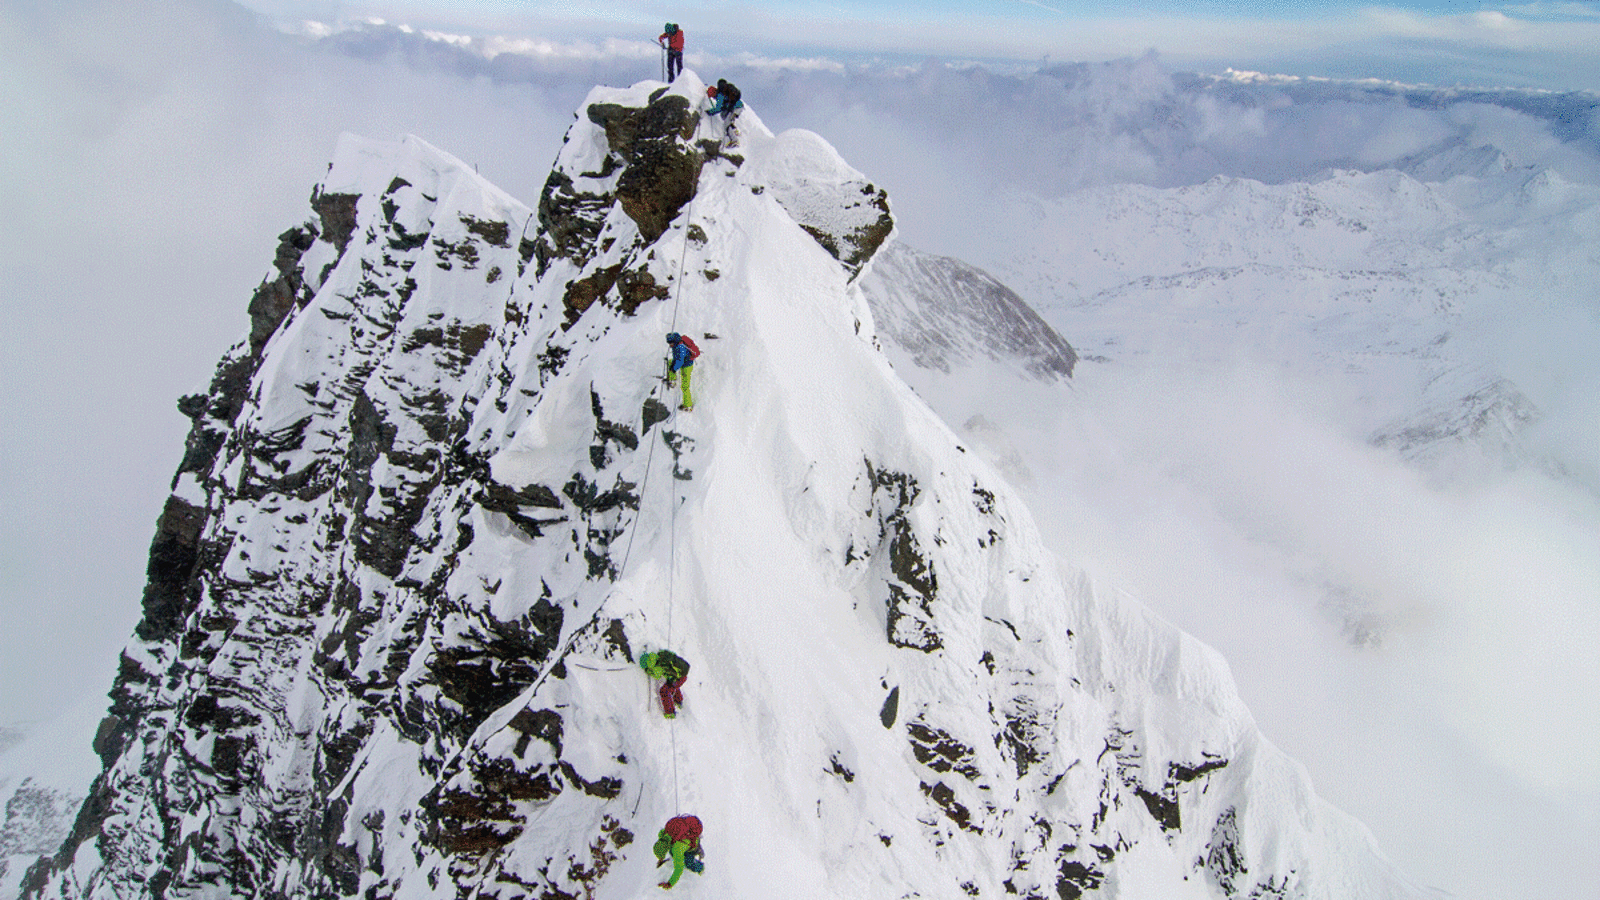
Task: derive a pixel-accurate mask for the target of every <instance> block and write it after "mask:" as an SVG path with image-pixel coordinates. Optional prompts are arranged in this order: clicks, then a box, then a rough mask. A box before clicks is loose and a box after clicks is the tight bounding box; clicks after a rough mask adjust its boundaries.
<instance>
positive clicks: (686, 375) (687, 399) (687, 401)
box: [673, 363, 694, 409]
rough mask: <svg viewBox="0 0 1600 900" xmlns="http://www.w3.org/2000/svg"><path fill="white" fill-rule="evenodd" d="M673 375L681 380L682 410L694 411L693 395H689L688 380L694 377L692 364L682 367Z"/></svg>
mask: <svg viewBox="0 0 1600 900" xmlns="http://www.w3.org/2000/svg"><path fill="white" fill-rule="evenodd" d="M673 374H675V375H676V376H677V377H679V378H681V379H683V408H684V409H694V395H693V394H691V393H689V379H690V378H691V377H692V376H693V375H694V363H690V364H689V365H687V366H684V367H683V368H681V369H679V370H678V371H677V372H675V373H673Z"/></svg>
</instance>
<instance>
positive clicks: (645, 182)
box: [586, 94, 705, 244]
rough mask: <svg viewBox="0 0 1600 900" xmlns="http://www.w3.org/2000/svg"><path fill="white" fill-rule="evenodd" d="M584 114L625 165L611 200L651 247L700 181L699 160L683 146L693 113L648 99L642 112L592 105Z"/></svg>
mask: <svg viewBox="0 0 1600 900" xmlns="http://www.w3.org/2000/svg"><path fill="white" fill-rule="evenodd" d="M586 112H587V114H588V117H589V121H591V122H593V123H595V124H596V125H599V126H600V127H602V128H604V129H605V132H606V142H607V143H608V144H609V145H610V147H611V152H613V153H615V154H617V155H619V156H621V157H622V158H623V160H624V161H625V162H626V163H627V168H625V169H624V170H623V172H622V176H621V177H620V178H619V179H618V181H617V201H618V202H619V203H620V204H621V205H622V210H623V212H625V213H627V214H628V217H629V218H630V219H633V221H634V223H635V224H637V225H638V226H639V233H640V235H642V236H643V238H644V242H645V243H647V244H651V243H655V240H656V238H659V237H660V236H661V235H662V234H663V233H665V232H666V230H667V225H668V224H670V223H671V222H672V220H673V219H674V218H676V217H677V215H678V211H679V210H680V209H682V208H683V207H684V205H685V204H687V203H688V202H689V200H690V199H691V198H693V197H694V193H695V186H696V184H697V183H698V182H699V180H700V167H701V166H702V165H704V163H705V157H704V156H703V155H702V154H701V153H700V151H699V150H697V149H695V148H693V147H691V146H690V145H689V139H690V138H692V137H694V129H695V126H696V125H697V124H698V122H699V118H700V117H699V113H697V112H696V111H695V110H694V109H692V108H691V107H690V105H689V101H688V99H687V98H685V97H682V96H678V95H668V94H658V95H657V96H655V97H653V98H651V101H650V103H649V105H648V106H646V107H645V108H643V109H637V108H630V107H626V106H619V105H617V104H612V103H593V104H590V105H589V107H588V109H587V111H586Z"/></svg>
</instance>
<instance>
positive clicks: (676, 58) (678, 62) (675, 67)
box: [667, 50, 683, 81]
mask: <svg viewBox="0 0 1600 900" xmlns="http://www.w3.org/2000/svg"><path fill="white" fill-rule="evenodd" d="M682 71H683V51H682V50H668V51H667V80H668V81H672V80H673V79H675V78H677V77H678V73H679V72H682Z"/></svg>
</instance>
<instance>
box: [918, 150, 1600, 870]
mask: <svg viewBox="0 0 1600 900" xmlns="http://www.w3.org/2000/svg"><path fill="white" fill-rule="evenodd" d="M1458 149H1459V148H1458ZM1409 168H1410V171H1413V172H1416V173H1418V174H1420V175H1425V176H1426V177H1427V178H1428V179H1430V180H1426V181H1424V180H1420V179H1419V178H1418V177H1414V176H1413V175H1411V174H1408V173H1406V172H1400V171H1395V170H1385V171H1375V172H1370V173H1360V172H1350V171H1337V172H1328V173H1325V174H1324V175H1323V176H1321V177H1319V178H1317V179H1314V180H1312V181H1308V182H1289V183H1283V184H1264V183H1261V182H1257V181H1251V180H1247V179H1227V178H1216V179H1212V180H1210V181H1208V182H1206V183H1203V184H1200V185H1195V186H1191V187H1187V188H1174V189H1157V188H1151V187H1144V186H1137V185H1118V186H1114V187H1104V188H1096V189H1092V190H1085V191H1080V192H1076V193H1073V194H1070V195H1068V196H1067V197H1065V198H1062V199H1060V200H1042V199H1039V198H1031V197H1022V196H1020V195H1019V196H1017V197H1015V198H1014V199H1013V202H1012V203H1011V204H1009V206H1008V208H1007V210H1006V211H1005V213H1004V214H1000V215H996V216H994V217H992V218H985V219H984V220H983V221H982V222H981V224H980V226H979V227H975V228H974V229H973V239H972V241H971V249H972V251H973V253H974V256H973V259H974V261H977V262H980V263H981V264H983V265H984V266H985V267H986V268H988V269H989V270H990V271H993V272H996V273H999V274H1000V275H1001V277H1002V278H1003V279H1004V280H1005V281H1006V282H1007V283H1008V284H1011V285H1012V286H1013V287H1016V288H1018V290H1019V292H1020V293H1021V294H1022V295H1023V296H1024V297H1026V298H1027V299H1028V300H1029V301H1030V302H1031V303H1032V304H1033V305H1034V306H1035V307H1036V308H1037V309H1039V310H1040V311H1041V314H1042V315H1043V316H1044V318H1046V319H1047V320H1048V321H1049V322H1050V323H1051V324H1052V325H1053V326H1055V327H1056V328H1057V329H1058V330H1060V331H1061V332H1062V333H1063V334H1065V335H1067V336H1068V337H1070V338H1071V339H1072V341H1073V343H1074V345H1075V346H1076V347H1077V349H1078V350H1079V351H1080V353H1081V354H1082V356H1083V361H1082V362H1080V364H1079V365H1078V367H1077V369H1076V372H1075V377H1074V380H1073V388H1074V389H1073V390H1072V391H1071V392H1067V391H1064V390H1059V389H1057V390H1053V391H1050V390H1045V389H1043V388H1041V387H1040V386H1038V385H1031V384H1025V383H1023V382H1021V381H1018V380H1016V379H1014V378H1013V377H1012V376H1011V375H1009V374H1007V373H1004V372H1000V371H996V372H993V373H990V374H989V378H988V380H987V381H986V382H982V381H978V382H977V383H981V384H984V387H982V388H975V387H973V386H972V384H973V383H974V381H977V379H969V380H968V381H967V382H966V383H964V384H932V383H935V382H938V381H939V379H938V378H937V377H936V376H935V375H933V374H932V373H929V372H926V371H923V372H920V373H911V374H908V376H907V377H908V378H911V379H913V380H914V381H916V380H918V379H920V380H921V381H924V382H930V384H931V385H932V386H930V387H929V388H924V387H923V385H922V384H920V383H919V384H918V390H919V392H921V393H922V395H923V396H924V397H927V398H928V399H929V401H930V403H931V404H932V405H933V406H934V407H935V408H937V409H939V410H940V412H941V414H942V415H944V416H945V417H946V419H947V420H948V421H950V422H951V423H952V425H955V426H958V427H961V429H962V434H963V437H965V438H966V439H967V440H968V441H970V445H971V446H973V447H974V448H977V449H979V450H980V451H981V452H983V453H984V454H985V455H986V456H988V457H989V458H990V459H991V461H993V462H995V463H996V464H997V465H999V466H1001V467H1002V468H1003V469H1004V470H1005V471H1006V473H1007V475H1008V477H1010V478H1012V479H1013V481H1015V482H1017V483H1018V484H1019V485H1023V486H1026V487H1027V489H1028V490H1029V491H1030V497H1031V498H1032V500H1033V503H1032V508H1033V509H1034V511H1035V513H1036V515H1037V516H1039V517H1040V519H1041V520H1042V521H1043V522H1044V524H1045V534H1046V536H1047V540H1048V542H1049V543H1050V544H1051V545H1052V546H1054V547H1056V548H1057V549H1058V550H1060V551H1062V552H1065V553H1071V554H1074V558H1075V559H1078V560H1079V561H1081V562H1082V563H1083V564H1084V565H1086V566H1087V567H1089V568H1090V569H1092V570H1093V571H1095V572H1096V573H1097V574H1099V575H1100V576H1101V577H1104V578H1107V579H1109V580H1112V581H1115V582H1116V583H1119V584H1123V585H1127V586H1129V587H1130V588H1131V589H1133V590H1135V591H1136V592H1137V593H1138V594H1139V596H1140V597H1141V599H1144V600H1146V601H1147V602H1149V603H1151V604H1152V605H1153V606H1155V607H1156V608H1158V609H1159V610H1160V611H1161V612H1162V613H1163V614H1164V615H1168V616H1170V617H1172V618H1174V619H1175V620H1177V621H1178V622H1179V623H1180V624H1181V625H1182V626H1183V627H1185V628H1188V629H1192V630H1193V631H1195V632H1196V633H1199V634H1202V635H1204V636H1205V637H1206V638H1207V640H1210V641H1214V642H1216V643H1217V644H1218V645H1219V646H1221V647H1223V648H1224V653H1225V655H1226V656H1227V657H1228V658H1229V660H1230V662H1232V663H1233V664H1234V666H1235V669H1236V671H1238V672H1239V673H1240V678H1241V683H1242V684H1244V685H1245V694H1246V697H1247V698H1248V699H1249V700H1250V702H1251V704H1252V707H1253V708H1254V709H1255V710H1256V712H1257V713H1258V714H1260V715H1261V716H1262V718H1263V721H1264V722H1270V723H1272V725H1271V728H1270V729H1269V730H1270V731H1272V732H1273V733H1277V734H1282V735H1284V736H1285V738H1286V740H1289V741H1290V742H1291V743H1292V744H1293V745H1294V748H1295V754H1296V755H1297V757H1301V758H1304V759H1306V760H1307V761H1308V762H1309V763H1310V764H1311V766H1312V769H1313V771H1314V772H1316V773H1317V775H1318V780H1319V784H1325V785H1328V786H1331V787H1332V789H1333V790H1335V791H1336V793H1337V796H1338V797H1339V801H1340V802H1341V804H1347V805H1349V806H1350V807H1352V808H1356V809H1359V810H1360V812H1359V815H1360V816H1361V817H1362V818H1363V819H1364V820H1366V821H1369V822H1370V823H1372V824H1373V825H1374V827H1375V828H1376V829H1377V830H1378V832H1379V835H1380V838H1381V840H1382V842H1383V844H1384V845H1385V846H1386V847H1388V848H1391V849H1394V850H1395V851H1396V853H1397V856H1399V857H1401V858H1403V859H1405V860H1406V868H1407V871H1411V872H1426V873H1427V874H1426V876H1425V879H1426V880H1427V881H1428V882H1429V883H1431V884H1438V885H1443V886H1448V887H1450V888H1451V889H1452V890H1454V891H1458V892H1460V894H1461V895H1462V896H1466V897H1493V896H1501V895H1504V894H1506V893H1508V892H1511V893H1516V892H1518V891H1520V890H1523V889H1533V890H1544V891H1547V892H1549V891H1554V892H1557V893H1559V892H1561V891H1562V890H1563V889H1565V890H1571V889H1572V887H1573V886H1574V885H1591V886H1592V885H1594V884H1597V883H1600V882H1597V881H1596V878H1597V877H1600V870H1597V869H1596V867H1595V866H1594V865H1593V864H1592V863H1591V862H1588V861H1587V854H1586V853H1583V852H1582V851H1581V849H1580V848H1581V847H1583V846H1584V845H1585V844H1586V843H1592V842H1593V836H1594V835H1595V834H1596V829H1597V828H1600V820H1597V819H1596V817H1595V815H1594V814H1593V813H1592V811H1591V810H1592V808H1593V807H1592V803H1591V802H1590V800H1589V799H1587V798H1593V797H1594V796H1595V795H1596V790H1597V784H1596V782H1595V779H1594V778H1593V777H1592V774H1591V773H1590V771H1589V767H1588V765H1587V762H1586V760H1587V757H1588V756H1589V755H1590V752H1589V750H1590V748H1592V747H1593V746H1594V741H1595V739H1596V736H1597V735H1600V717H1597V716H1596V710H1595V707H1594V704H1593V703H1592V702H1591V698H1592V697H1593V695H1594V693H1595V691H1596V690H1600V671H1597V666H1596V663H1595V657H1594V655H1593V654H1592V653H1590V652H1589V651H1588V650H1587V649H1585V648H1587V647H1588V646H1591V645H1593V644H1594V643H1595V642H1596V641H1600V618H1597V617H1600V610H1597V608H1596V606H1595V602H1594V600H1595V598H1596V597H1600V545H1596V543H1595V541H1594V535H1595V534H1597V533H1600V507H1597V502H1596V496H1597V491H1600V457H1597V456H1596V455H1595V453H1594V448H1595V447H1596V446H1600V431H1597V428H1600V405H1597V400H1596V395H1595V393H1594V391H1593V390H1592V386H1593V384H1595V383H1596V382H1597V380H1600V365H1597V363H1596V362H1595V360H1596V357H1595V355H1594V353H1593V351H1592V348H1593V346H1595V345H1596V342H1597V341H1600V325H1597V323H1600V313H1597V310H1600V302H1597V294H1596V291H1595V285H1596V284H1600V271H1597V269H1600V258H1597V257H1596V256H1595V255H1594V252H1593V250H1594V247H1596V246H1597V245H1600V191H1597V189H1596V187H1595V186H1594V185H1591V184H1587V183H1582V182H1573V181H1568V180H1565V179H1563V178H1561V177H1560V176H1558V175H1555V174H1554V173H1552V172H1549V171H1546V170H1542V169H1530V168H1520V167H1516V166H1511V165H1508V164H1507V163H1506V161H1505V159H1504V157H1503V155H1502V154H1499V153H1498V152H1497V151H1495V150H1494V149H1493V148H1492V147H1477V148H1475V149H1473V150H1471V151H1470V152H1468V151H1459V152H1449V151H1447V152H1445V153H1441V154H1432V155H1429V156H1428V157H1427V158H1426V159H1418V160H1414V161H1412V164H1411V165H1410V167H1409ZM1435 179H1436V180H1435ZM1342 643H1343V644H1351V643H1353V644H1354V646H1345V647H1342V648H1341V646H1340V645H1341V644H1342ZM1348 722H1360V723H1362V724H1361V725H1360V726H1359V727H1354V728H1352V727H1348V725H1346V724H1341V723H1348ZM1530 733H1538V734H1539V735H1540V738H1539V741H1538V743H1539V746H1540V748H1541V750H1540V753H1538V754H1536V755H1530V754H1528V753H1527V742H1526V739H1525V735H1527V734H1530ZM1406 796H1413V797H1415V798H1416V800H1415V801H1414V802H1403V801H1400V800H1399V798H1402V797H1406ZM1509 797H1515V798H1517V799H1516V800H1497V799H1491V798H1509ZM1535 810H1537V812H1534V811H1535ZM1486 840H1504V841H1507V842H1509V843H1508V852H1509V853H1511V854H1512V855H1515V856H1519V857H1549V858H1552V859H1554V860H1556V861H1557V862H1555V863H1554V864H1553V865H1552V866H1550V867H1548V868H1543V867H1534V869H1533V871H1532V872H1529V871H1526V870H1524V869H1517V870H1510V869H1503V868H1499V867H1480V866H1477V865H1475V864H1474V861H1475V860H1476V858H1477V854H1476V850H1475V849H1474V848H1475V847H1477V846H1479V845H1480V844H1481V843H1482V842H1483V841H1486ZM1402 850H1403V852H1401V851H1402Z"/></svg>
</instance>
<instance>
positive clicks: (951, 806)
mask: <svg viewBox="0 0 1600 900" xmlns="http://www.w3.org/2000/svg"><path fill="white" fill-rule="evenodd" d="M922 793H924V794H926V795H927V796H928V799H930V800H932V801H933V802H934V803H937V804H938V805H939V808H940V809H942V810H944V814H945V818H948V819H949V820H950V821H952V822H954V823H956V826H957V827H958V828H961V829H964V830H966V831H971V832H974V833H982V829H980V828H978V827H977V826H976V825H974V824H972V812H971V811H970V810H968V809H967V808H966V807H965V806H963V805H961V804H960V803H959V802H957V800H956V792H955V790H954V789H953V788H951V787H950V786H949V785H948V784H945V783H944V782H942V781H940V782H937V783H935V784H931V785H930V784H928V783H927V782H923V783H922Z"/></svg>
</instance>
